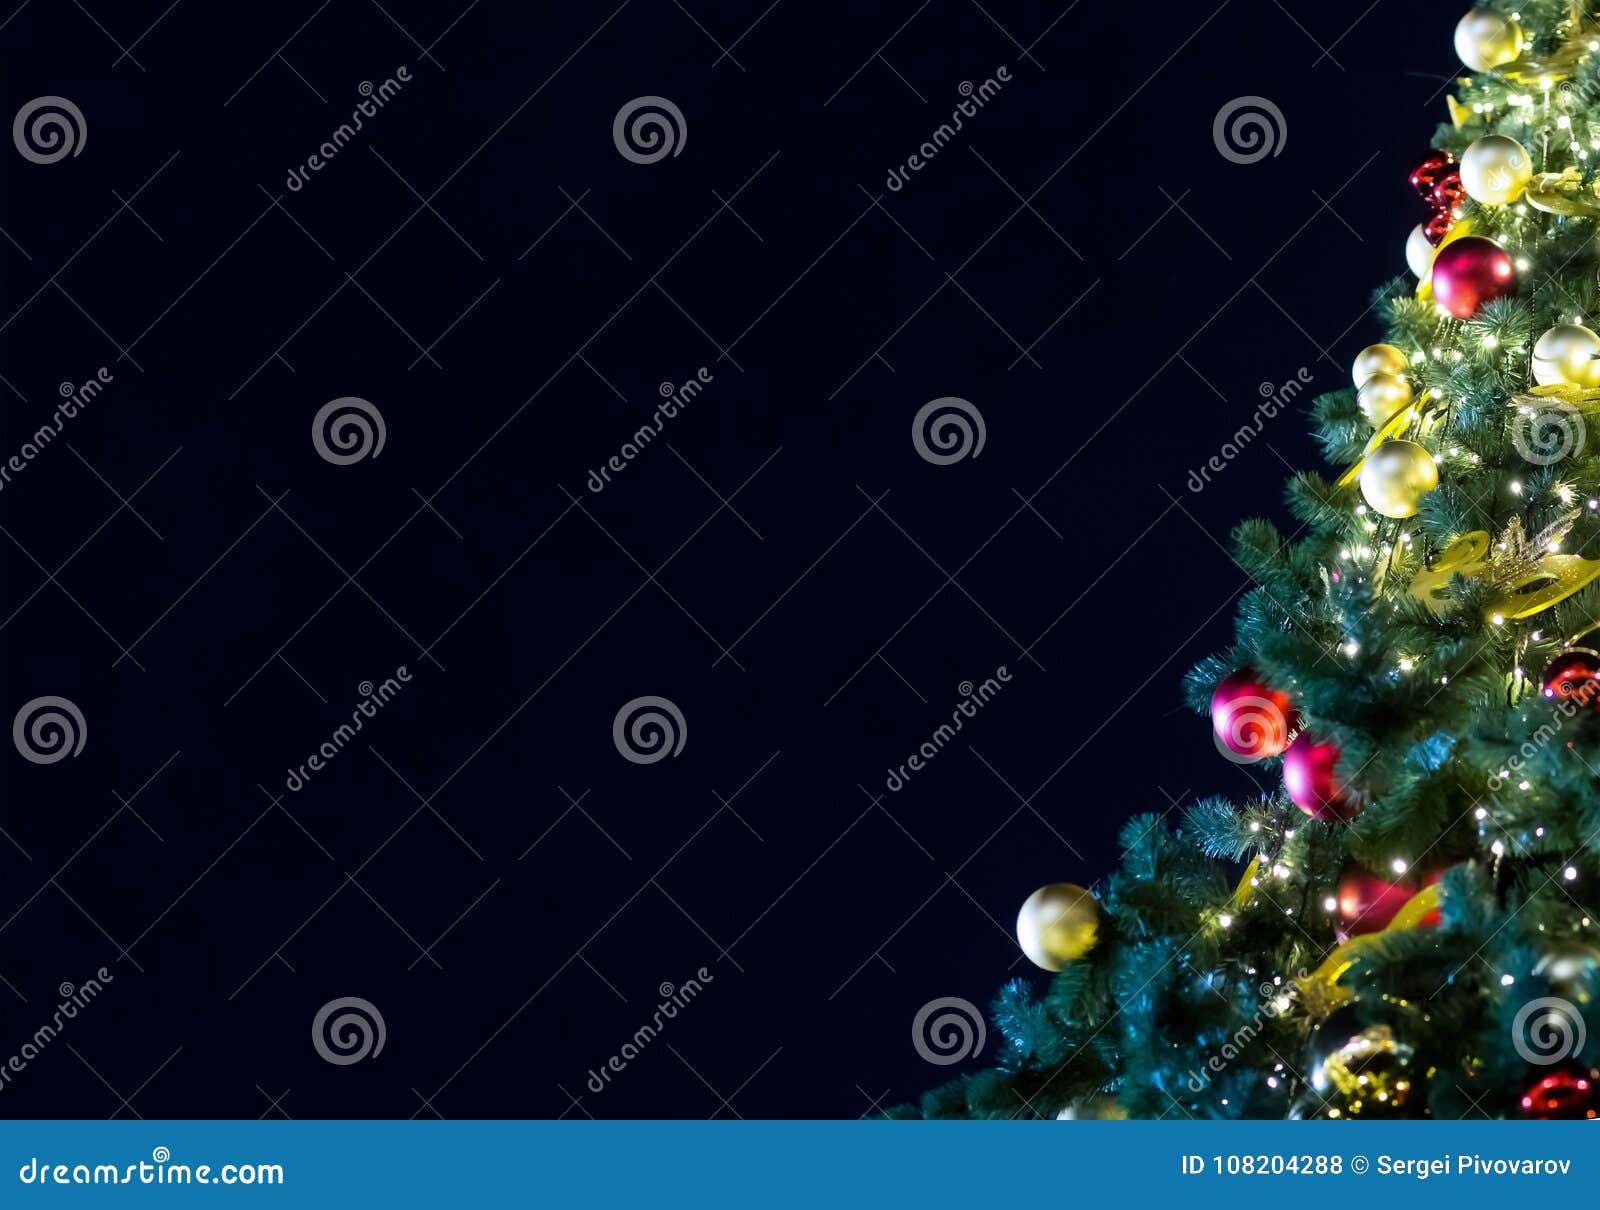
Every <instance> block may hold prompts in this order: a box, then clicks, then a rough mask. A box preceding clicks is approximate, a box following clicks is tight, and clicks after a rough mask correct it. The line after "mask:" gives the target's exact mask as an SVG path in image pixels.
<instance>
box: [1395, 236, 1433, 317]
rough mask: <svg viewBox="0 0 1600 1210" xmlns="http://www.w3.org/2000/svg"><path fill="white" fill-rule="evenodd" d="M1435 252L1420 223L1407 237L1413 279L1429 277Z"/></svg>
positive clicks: (1407, 250)
mask: <svg viewBox="0 0 1600 1210" xmlns="http://www.w3.org/2000/svg"><path fill="white" fill-rule="evenodd" d="M1433 252H1434V248H1433V241H1432V240H1431V239H1429V238H1428V230H1427V228H1426V227H1424V226H1423V225H1422V224H1421V223H1418V224H1417V225H1416V226H1415V227H1413V228H1411V234H1410V235H1408V236H1406V267H1407V268H1408V269H1410V270H1411V275H1412V276H1413V277H1427V276H1428V270H1429V269H1431V268H1433ZM1385 347H1387V346H1385Z"/></svg>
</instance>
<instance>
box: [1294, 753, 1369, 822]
mask: <svg viewBox="0 0 1600 1210" xmlns="http://www.w3.org/2000/svg"><path fill="white" fill-rule="evenodd" d="M1338 763H1339V747H1338V745H1337V744H1329V743H1323V742H1322V741H1321V740H1319V739H1316V738H1315V737H1313V736H1312V735H1311V734H1310V732H1306V731H1302V732H1301V733H1300V734H1299V735H1297V736H1296V737H1295V740H1294V742H1293V743H1292V744H1290V745H1289V749H1288V751H1286V752H1285V753H1284V754H1283V788H1284V790H1286V791H1287V792H1288V794H1289V800H1290V801H1291V802H1293V803H1294V805H1295V806H1297V807H1299V808H1300V809H1301V810H1302V811H1304V812H1305V813H1306V814H1307V815H1309V816H1311V818H1312V819H1349V818H1350V817H1351V816H1352V815H1354V814H1355V804H1354V803H1353V802H1352V801H1351V800H1350V799H1349V797H1348V796H1347V795H1346V793H1345V787H1344V785H1343V784H1342V783H1341V782H1340V781H1339V778H1338V776H1337V775H1336V774H1335V773H1334V771H1333V767H1334V766H1335V765H1336V764H1338Z"/></svg>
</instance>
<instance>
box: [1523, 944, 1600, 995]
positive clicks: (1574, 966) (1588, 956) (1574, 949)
mask: <svg viewBox="0 0 1600 1210" xmlns="http://www.w3.org/2000/svg"><path fill="white" fill-rule="evenodd" d="M1533 974H1534V977H1535V978H1537V979H1543V980H1544V981H1545V982H1546V983H1547V984H1549V986H1550V990H1551V991H1552V992H1554V993H1555V994H1556V995H1557V996H1560V997H1561V998H1562V999H1563V1000H1566V1001H1568V1002H1569V1003H1573V1004H1588V1003H1589V1001H1591V1000H1593V999H1594V997H1595V992H1596V990H1600V950H1596V949H1595V948H1594V947H1593V946H1592V945H1584V944H1583V943H1582V942H1567V943H1565V944H1562V945H1557V947H1556V948H1554V949H1552V950H1551V951H1550V952H1549V953H1547V954H1545V955H1544V957H1542V958H1540V959H1539V962H1538V965H1536V966H1535V967H1534V968H1533Z"/></svg>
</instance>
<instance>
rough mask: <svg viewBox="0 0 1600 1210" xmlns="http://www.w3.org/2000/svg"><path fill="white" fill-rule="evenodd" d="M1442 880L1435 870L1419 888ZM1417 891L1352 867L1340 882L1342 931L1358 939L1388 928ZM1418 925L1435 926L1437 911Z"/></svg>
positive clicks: (1438, 872)
mask: <svg viewBox="0 0 1600 1210" xmlns="http://www.w3.org/2000/svg"><path fill="white" fill-rule="evenodd" d="M1441 877H1443V872H1442V871H1440V870H1435V871H1433V872H1432V873H1430V874H1427V875H1425V876H1424V877H1423V879H1422V884H1421V885H1422V886H1432V885H1433V884H1434V883H1436V882H1438V881H1439V879H1440V878H1441ZM1418 889H1419V888H1418V887H1417V886H1415V885H1410V886H1408V885H1406V884H1405V883H1400V882H1390V881H1389V880H1388V879H1386V878H1379V877H1378V876H1377V875H1376V874H1369V873H1367V871H1366V870H1363V869H1361V868H1360V867H1359V866H1351V867H1350V868H1349V869H1348V870H1346V871H1345V872H1344V876H1343V877H1341V878H1340V879H1339V918H1340V919H1341V920H1343V921H1344V928H1345V932H1347V933H1349V934H1350V935H1351V936H1352V937H1359V936H1360V935H1361V934H1362V933H1376V932H1379V931H1380V930H1382V929H1386V928H1388V927H1389V922H1390V921H1391V920H1393V919H1394V918H1395V914H1396V913H1398V912H1399V911H1400V909H1401V908H1403V907H1405V905H1406V901H1407V900H1409V899H1410V898H1411V896H1413V895H1415V894H1416V893H1417V891H1418ZM1417 923H1418V924H1424V925H1430V926H1431V925H1435V924H1438V923H1439V911H1438V909H1437V908H1435V909H1434V910H1433V911H1431V912H1429V913H1428V914H1427V915H1426V916H1424V917H1423V918H1422V919H1421V920H1420V921H1418V922H1417Z"/></svg>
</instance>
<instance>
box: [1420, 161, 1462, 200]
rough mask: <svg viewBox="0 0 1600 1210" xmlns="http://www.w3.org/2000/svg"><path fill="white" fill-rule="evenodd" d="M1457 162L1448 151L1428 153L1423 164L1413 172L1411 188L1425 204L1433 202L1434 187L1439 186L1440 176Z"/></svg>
mask: <svg viewBox="0 0 1600 1210" xmlns="http://www.w3.org/2000/svg"><path fill="white" fill-rule="evenodd" d="M1455 162H1456V157H1455V156H1453V155H1451V154H1450V153H1449V152H1448V151H1439V150H1437V149H1436V150H1433V151H1430V152H1428V154H1427V156H1426V157H1424V159H1423V161H1422V163H1420V164H1418V165H1417V166H1416V167H1415V168H1413V169H1412V170H1411V177H1410V180H1411V187H1412V188H1413V189H1415V190H1416V191H1417V196H1418V197H1420V198H1421V199H1422V200H1423V201H1425V202H1431V201H1432V200H1433V187H1434V186H1435V185H1436V184H1438V182H1439V176H1440V174H1441V173H1443V172H1444V170H1445V169H1446V168H1448V167H1450V165H1452V164H1454V163H1455Z"/></svg>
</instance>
